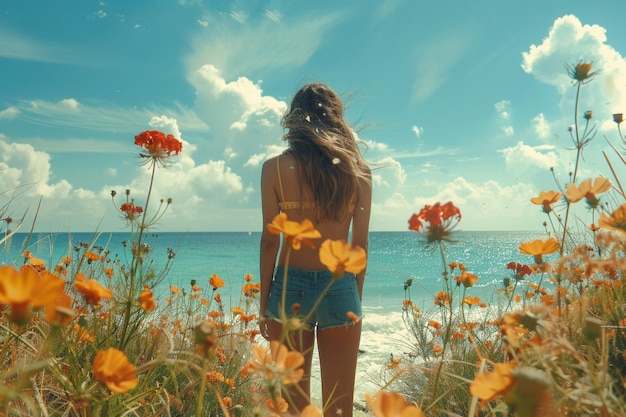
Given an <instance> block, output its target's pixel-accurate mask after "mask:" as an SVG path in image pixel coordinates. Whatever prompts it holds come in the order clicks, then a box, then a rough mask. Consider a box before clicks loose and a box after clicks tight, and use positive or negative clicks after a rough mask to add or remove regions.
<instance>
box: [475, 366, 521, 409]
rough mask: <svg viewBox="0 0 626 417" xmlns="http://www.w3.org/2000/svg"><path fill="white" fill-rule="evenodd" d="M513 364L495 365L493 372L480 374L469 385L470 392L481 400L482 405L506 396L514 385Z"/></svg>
mask: <svg viewBox="0 0 626 417" xmlns="http://www.w3.org/2000/svg"><path fill="white" fill-rule="evenodd" d="M515 366H516V365H515V364H514V363H496V364H494V366H493V372H480V373H478V374H477V375H476V377H474V380H473V381H472V382H471V383H470V392H471V394H472V395H473V396H474V397H477V398H479V399H480V400H482V404H486V403H488V402H489V401H492V400H495V399H496V398H498V397H500V396H502V395H506V394H507V393H508V392H510V391H511V389H512V388H513V386H514V384H515V377H514V376H513V369H515Z"/></svg>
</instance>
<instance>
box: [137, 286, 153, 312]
mask: <svg viewBox="0 0 626 417" xmlns="http://www.w3.org/2000/svg"><path fill="white" fill-rule="evenodd" d="M139 306H141V308H143V309H144V310H145V311H154V309H155V308H156V303H155V302H154V297H153V296H152V291H151V290H149V289H144V290H142V291H141V292H140V293H139Z"/></svg>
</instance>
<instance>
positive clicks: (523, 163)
mask: <svg viewBox="0 0 626 417" xmlns="http://www.w3.org/2000/svg"><path fill="white" fill-rule="evenodd" d="M499 152H501V153H502V154H503V156H504V162H505V164H506V168H507V171H509V172H510V173H512V174H513V177H514V178H515V179H516V180H518V181H519V180H521V179H525V180H528V178H529V177H532V176H535V175H540V176H546V175H547V173H548V171H549V169H550V168H558V167H560V166H561V165H562V164H563V163H564V162H563V160H562V159H561V158H560V156H559V155H558V154H557V152H556V151H555V147H554V146H552V145H540V146H529V145H526V144H524V142H522V141H519V142H517V144H516V145H515V146H513V147H510V148H505V149H502V150H500V151H499Z"/></svg>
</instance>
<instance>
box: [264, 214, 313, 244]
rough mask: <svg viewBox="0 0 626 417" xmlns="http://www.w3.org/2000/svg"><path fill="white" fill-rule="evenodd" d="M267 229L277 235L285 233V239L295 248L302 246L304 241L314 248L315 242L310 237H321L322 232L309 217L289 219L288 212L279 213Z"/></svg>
mask: <svg viewBox="0 0 626 417" xmlns="http://www.w3.org/2000/svg"><path fill="white" fill-rule="evenodd" d="M267 230H268V231H269V232H270V233H273V234H275V235H279V234H281V233H282V234H283V236H284V237H285V240H286V241H287V242H288V243H289V244H290V245H291V247H292V248H293V249H295V250H299V249H300V248H301V247H302V243H304V244H305V245H306V246H308V247H310V248H314V245H313V242H311V241H310V240H309V239H319V238H320V237H322V235H321V234H320V232H319V231H318V230H317V229H316V228H315V226H313V223H311V221H310V220H309V219H304V220H302V222H299V223H298V222H294V221H290V220H287V214H285V213H279V214H278V215H277V216H276V217H274V220H272V222H271V223H269V224H268V225H267Z"/></svg>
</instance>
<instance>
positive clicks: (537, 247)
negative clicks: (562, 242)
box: [519, 237, 560, 264]
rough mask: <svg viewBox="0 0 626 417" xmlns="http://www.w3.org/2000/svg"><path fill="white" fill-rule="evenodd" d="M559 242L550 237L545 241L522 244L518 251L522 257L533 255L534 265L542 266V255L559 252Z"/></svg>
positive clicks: (538, 240)
mask: <svg viewBox="0 0 626 417" xmlns="http://www.w3.org/2000/svg"><path fill="white" fill-rule="evenodd" d="M559 247H560V246H559V242H558V241H557V240H556V239H555V238H553V237H551V238H549V239H546V240H542V239H536V240H533V241H530V242H524V243H522V244H521V245H520V247H519V251H520V253H522V254H524V255H533V256H534V257H535V263H537V264H542V263H543V258H542V255H549V254H551V253H554V252H556V251H558V250H559Z"/></svg>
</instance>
